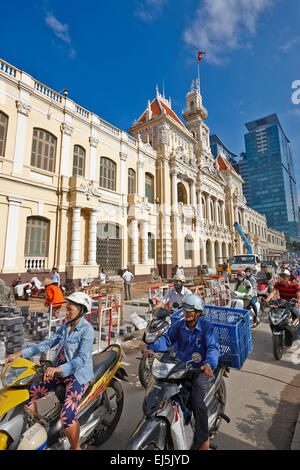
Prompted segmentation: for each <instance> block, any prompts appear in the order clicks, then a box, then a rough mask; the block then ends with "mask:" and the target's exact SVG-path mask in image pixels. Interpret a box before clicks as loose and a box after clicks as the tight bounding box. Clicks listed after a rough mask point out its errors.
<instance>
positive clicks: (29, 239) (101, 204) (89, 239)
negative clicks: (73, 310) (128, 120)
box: [0, 61, 284, 281]
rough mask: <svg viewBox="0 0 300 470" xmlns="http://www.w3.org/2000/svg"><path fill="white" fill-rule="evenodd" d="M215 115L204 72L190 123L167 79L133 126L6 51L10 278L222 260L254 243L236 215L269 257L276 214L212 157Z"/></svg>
mask: <svg viewBox="0 0 300 470" xmlns="http://www.w3.org/2000/svg"><path fill="white" fill-rule="evenodd" d="M206 118H207V111H206V109H205V108H204V107H203V105H202V97H201V94H200V90H199V86H198V84H197V82H196V81H195V82H192V86H191V90H190V91H189V92H188V93H187V96H186V111H185V112H184V113H183V119H184V121H185V122H183V121H182V120H181V119H179V118H178V116H177V115H176V114H175V113H174V111H173V110H172V106H171V101H170V100H167V99H166V98H165V97H164V96H162V95H161V94H160V93H159V91H158V89H157V90H156V95H155V97H154V99H153V101H152V102H151V103H150V101H149V102H148V105H147V107H146V110H145V111H144V112H143V113H142V115H141V117H140V118H139V119H138V120H137V121H135V122H134V123H133V125H132V127H131V128H130V129H129V131H128V133H127V132H124V131H123V130H120V129H118V128H116V127H115V126H113V125H111V124H110V123H108V122H106V121H104V120H103V119H102V118H101V117H99V116H97V115H95V114H93V113H91V112H90V111H88V110H86V109H85V108H83V107H82V106H80V105H78V104H77V103H75V102H74V101H72V100H71V99H69V98H68V95H67V91H66V90H64V92H63V93H62V94H61V93H57V92H55V91H53V90H51V89H50V88H49V87H47V86H45V85H44V84H41V83H40V82H38V81H37V80H35V79H34V78H32V77H31V76H29V75H28V74H26V73H25V72H23V71H20V70H18V69H17V68H15V67H13V66H11V65H9V64H7V63H6V62H4V61H0V188H1V192H0V217H1V221H2V224H1V226H0V240H1V244H0V273H1V277H2V278H4V279H6V280H8V281H10V280H11V279H12V278H13V277H14V276H15V275H16V273H28V275H27V276H28V278H29V276H30V275H31V272H33V271H37V272H41V273H47V272H49V270H50V269H51V268H52V266H54V265H55V266H58V268H59V271H60V272H61V273H62V274H63V273H65V277H66V278H68V279H79V278H83V277H86V276H92V277H96V276H98V273H99V267H100V268H103V267H105V268H107V270H108V271H110V272H112V273H119V272H120V271H121V270H122V269H123V268H124V267H129V269H130V270H132V272H133V273H134V274H135V275H136V278H137V279H141V280H142V279H148V278H150V275H151V271H155V272H159V273H160V274H162V275H163V276H167V277H169V276H170V275H171V272H172V267H173V266H174V265H175V264H180V265H183V266H185V268H186V272H187V273H189V272H190V273H191V274H192V273H195V272H196V270H197V266H198V265H207V266H208V267H209V268H212V269H214V268H215V266H216V264H217V263H219V262H220V261H221V259H222V257H230V256H232V255H233V254H234V253H235V252H243V251H244V247H243V243H242V240H241V239H240V237H239V235H238V234H237V233H236V232H235V230H234V228H233V223H234V221H235V220H237V221H239V222H240V224H241V226H242V227H243V228H244V230H245V232H246V234H247V235H249V236H250V237H251V236H252V237H253V239H252V242H253V245H254V251H255V250H257V251H258V252H260V254H262V255H267V247H268V239H267V230H268V229H267V226H266V221H265V218H264V217H263V216H261V215H260V214H258V213H257V212H255V211H253V210H252V209H249V208H248V207H247V206H246V201H245V198H244V196H243V194H242V183H243V180H242V179H241V177H240V176H239V175H238V174H237V173H236V172H235V170H234V169H233V168H232V167H231V165H230V164H229V163H228V161H227V160H226V158H224V157H222V156H219V157H218V158H217V159H216V160H215V159H214V157H213V156H212V154H211V151H210V145H209V129H208V127H207V126H206V124H205V120H206ZM255 227H256V228H255ZM255 230H256V231H255ZM277 236H278V237H279V238H280V240H282V234H278V235H277ZM283 240H284V239H283ZM24 278H25V276H24Z"/></svg>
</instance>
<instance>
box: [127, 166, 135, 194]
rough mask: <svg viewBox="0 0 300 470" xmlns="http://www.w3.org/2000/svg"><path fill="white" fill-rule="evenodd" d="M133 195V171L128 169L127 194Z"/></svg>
mask: <svg viewBox="0 0 300 470" xmlns="http://www.w3.org/2000/svg"><path fill="white" fill-rule="evenodd" d="M133 193H135V171H134V170H133V169H132V168H129V169H128V194H133Z"/></svg>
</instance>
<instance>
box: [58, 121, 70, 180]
mask: <svg viewBox="0 0 300 470" xmlns="http://www.w3.org/2000/svg"><path fill="white" fill-rule="evenodd" d="M60 130H61V132H62V146H61V174H62V175H63V176H70V144H71V135H72V132H73V127H72V126H70V125H69V124H67V123H66V122H63V123H62V124H61V126H60Z"/></svg>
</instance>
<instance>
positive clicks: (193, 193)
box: [192, 181, 197, 208]
mask: <svg viewBox="0 0 300 470" xmlns="http://www.w3.org/2000/svg"><path fill="white" fill-rule="evenodd" d="M196 204H197V201H196V184H195V181H192V206H193V207H195V208H196Z"/></svg>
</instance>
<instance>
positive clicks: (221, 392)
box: [209, 379, 227, 433]
mask: <svg viewBox="0 0 300 470" xmlns="http://www.w3.org/2000/svg"><path fill="white" fill-rule="evenodd" d="M226 398H227V393H226V384H225V381H224V379H222V380H221V382H220V386H219V388H218V390H217V391H216V393H215V400H216V403H217V405H216V406H217V407H218V416H220V415H221V414H222V413H225V407H226ZM221 400H222V401H221ZM221 422H222V419H220V418H219V419H217V420H216V421H215V423H214V424H213V427H212V429H209V431H210V432H212V433H215V432H216V431H218V429H219V427H220V425H221Z"/></svg>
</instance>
